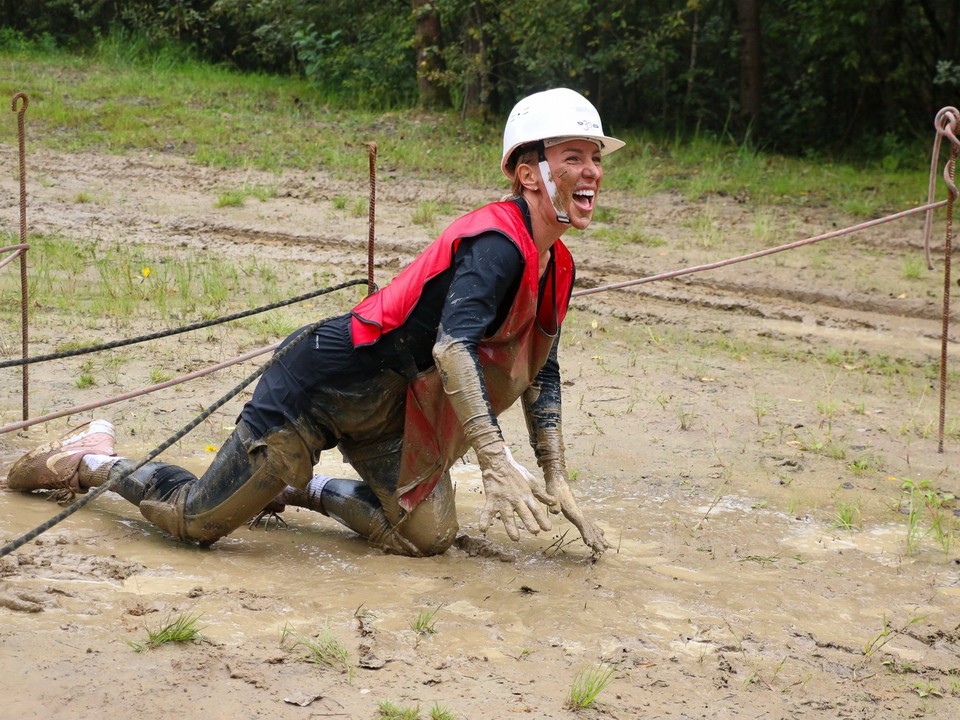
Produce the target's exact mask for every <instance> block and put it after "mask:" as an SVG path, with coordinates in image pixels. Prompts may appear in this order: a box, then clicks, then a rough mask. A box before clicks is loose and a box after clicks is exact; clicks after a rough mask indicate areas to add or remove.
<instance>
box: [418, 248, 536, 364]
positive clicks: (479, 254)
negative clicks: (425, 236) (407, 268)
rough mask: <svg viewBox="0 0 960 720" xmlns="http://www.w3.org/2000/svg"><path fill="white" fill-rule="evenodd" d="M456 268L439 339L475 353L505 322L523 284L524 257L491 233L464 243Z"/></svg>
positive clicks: (517, 249)
mask: <svg viewBox="0 0 960 720" xmlns="http://www.w3.org/2000/svg"><path fill="white" fill-rule="evenodd" d="M453 267H454V274H453V279H452V280H451V282H450V288H449V290H448V291H447V297H446V300H445V302H444V306H443V311H442V312H441V314H440V327H439V330H438V333H437V337H438V338H439V337H446V338H448V339H450V340H453V341H456V342H463V343H464V344H466V345H467V346H468V347H469V348H470V349H471V350H473V349H475V348H476V346H477V345H478V344H479V343H480V341H481V340H482V339H483V338H484V337H489V336H490V335H492V334H493V333H494V332H496V330H497V328H498V327H500V324H501V323H502V322H503V319H504V317H505V315H506V313H507V311H508V310H509V308H510V305H511V304H512V303H513V298H514V296H515V295H516V292H517V288H518V287H519V284H520V278H521V276H522V274H523V256H522V255H521V254H520V249H519V248H518V247H517V246H516V245H515V244H514V243H513V242H512V241H511V240H509V239H508V238H507V237H505V236H504V235H501V234H500V233H498V232H488V233H484V234H483V235H479V236H478V237H475V238H472V239H469V240H463V241H461V242H460V245H459V247H458V248H457V252H456V254H455V255H454V259H453Z"/></svg>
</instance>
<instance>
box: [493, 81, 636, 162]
mask: <svg viewBox="0 0 960 720" xmlns="http://www.w3.org/2000/svg"><path fill="white" fill-rule="evenodd" d="M579 138H582V139H584V140H591V141H593V142H595V143H597V145H598V146H599V147H600V154H601V155H607V154H609V153H612V152H613V151H615V150H619V149H620V148H622V147H623V146H624V143H623V141H622V140H617V139H616V138H612V137H608V136H607V135H604V134H603V126H602V125H601V124H600V113H598V112H597V109H596V108H595V107H594V106H593V103H591V102H590V101H589V100H587V99H586V98H585V97H584V96H583V95H581V94H580V93H578V92H575V91H573V90H570V89H569V88H554V89H553V90H545V91H543V92H538V93H534V94H533V95H530V96H528V97H525V98H524V99H523V100H521V101H520V102H518V103H517V104H516V105H515V106H514V108H513V110H512V111H511V113H510V116H509V117H508V118H507V124H506V125H505V126H504V128H503V157H502V158H501V160H500V169H501V170H502V171H503V174H504V175H506V176H507V177H508V178H511V176H510V173H509V172H507V161H508V160H509V159H510V156H511V155H512V154H513V151H514V150H516V149H517V148H518V147H520V146H521V145H526V144H528V143H533V142H538V141H541V140H543V141H548V142H547V143H546V145H547V146H549V145H553V144H556V142H562V141H563V140H572V139H579ZM550 141H553V142H550Z"/></svg>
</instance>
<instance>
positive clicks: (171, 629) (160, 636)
mask: <svg viewBox="0 0 960 720" xmlns="http://www.w3.org/2000/svg"><path fill="white" fill-rule="evenodd" d="M199 619H200V613H198V614H196V615H190V614H188V613H184V614H182V615H179V616H178V617H177V618H176V619H175V620H171V621H169V622H167V623H166V624H165V625H162V626H161V627H159V628H157V629H156V630H150V629H149V628H148V629H147V639H146V640H145V641H144V642H142V643H136V642H132V641H129V640H128V641H127V644H128V645H130V647H132V648H133V649H134V650H136V651H137V652H138V653H139V652H146V651H147V650H153V649H155V648H158V647H160V646H161V645H166V644H168V643H184V642H198V641H200V640H202V639H203V636H202V635H201V634H200V631H201V630H202V628H201V627H199V626H198V625H197V621H198V620H199Z"/></svg>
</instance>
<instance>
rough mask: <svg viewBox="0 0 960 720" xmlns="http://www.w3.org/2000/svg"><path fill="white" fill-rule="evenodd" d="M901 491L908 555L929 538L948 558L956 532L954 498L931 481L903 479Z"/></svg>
mask: <svg viewBox="0 0 960 720" xmlns="http://www.w3.org/2000/svg"><path fill="white" fill-rule="evenodd" d="M901 491H902V493H903V497H902V500H901V507H903V508H904V509H905V510H906V513H907V553H909V554H913V553H915V552H916V551H917V550H918V549H919V547H920V541H921V540H923V538H925V537H928V536H932V537H933V539H934V540H935V541H936V542H937V543H938V544H939V545H940V547H941V548H942V550H943V553H944V555H949V554H950V548H951V547H952V546H953V540H954V537H955V536H956V535H957V530H958V528H957V521H956V519H955V518H954V515H953V512H952V506H953V504H954V502H955V501H956V499H957V498H956V496H955V495H953V493H949V492H941V491H939V490H937V489H936V488H935V487H934V486H933V483H932V482H931V481H930V480H920V481H914V480H911V479H909V478H906V479H904V481H903V484H902V485H901ZM924 520H926V522H924Z"/></svg>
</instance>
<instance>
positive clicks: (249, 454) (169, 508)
mask: <svg viewBox="0 0 960 720" xmlns="http://www.w3.org/2000/svg"><path fill="white" fill-rule="evenodd" d="M312 468H313V456H312V453H311V452H310V450H309V448H308V447H307V445H306V443H304V442H303V440H302V439H301V438H300V436H299V435H298V434H297V433H296V432H295V431H293V430H292V429H291V428H289V427H284V428H280V429H278V430H275V431H272V432H269V433H267V434H266V435H265V436H264V437H262V438H255V437H253V435H252V434H251V432H250V430H249V428H247V426H246V425H245V424H244V423H243V422H242V421H241V422H240V423H239V424H238V425H237V428H236V430H235V431H234V432H233V434H232V435H231V436H230V437H229V438H228V439H227V441H226V442H225V443H224V445H223V447H221V448H220V451H219V452H218V453H217V457H216V458H214V460H213V462H212V463H211V464H210V467H209V468H208V469H207V471H206V472H205V473H204V474H203V477H201V478H200V479H198V480H195V481H193V482H188V483H183V484H181V485H180V486H178V487H177V489H176V491H175V492H173V493H170V494H169V495H166V496H165V497H163V498H162V499H159V498H153V497H145V498H144V499H143V501H142V502H141V503H140V512H141V513H142V514H143V516H144V517H146V518H147V519H148V520H150V521H151V522H152V523H154V524H155V525H157V526H158V527H160V528H161V529H163V530H166V531H167V532H169V533H170V534H171V535H173V536H174V537H176V538H179V539H180V540H186V541H192V542H199V543H201V544H204V545H209V544H211V543H213V542H215V541H216V540H218V539H219V538H221V537H223V536H224V535H228V534H229V533H231V532H233V531H234V530H235V529H237V528H238V527H240V526H241V525H242V524H244V523H245V522H247V521H248V520H249V519H250V518H251V517H253V516H254V515H256V513H258V512H259V511H260V510H262V509H263V508H264V507H265V506H266V505H267V503H269V502H270V501H271V500H273V499H274V498H275V497H276V496H277V494H278V493H279V492H280V491H281V490H283V489H284V488H285V487H286V486H287V484H288V483H289V484H291V485H296V486H302V485H303V484H305V483H306V482H307V480H308V479H309V478H310V474H311V471H312Z"/></svg>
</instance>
